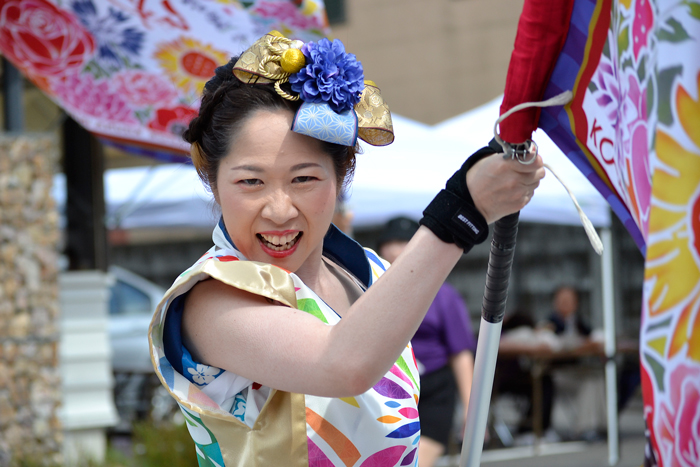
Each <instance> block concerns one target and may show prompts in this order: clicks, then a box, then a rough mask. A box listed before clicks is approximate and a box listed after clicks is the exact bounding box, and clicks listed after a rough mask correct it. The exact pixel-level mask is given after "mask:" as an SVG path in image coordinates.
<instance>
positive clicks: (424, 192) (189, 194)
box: [55, 97, 610, 229]
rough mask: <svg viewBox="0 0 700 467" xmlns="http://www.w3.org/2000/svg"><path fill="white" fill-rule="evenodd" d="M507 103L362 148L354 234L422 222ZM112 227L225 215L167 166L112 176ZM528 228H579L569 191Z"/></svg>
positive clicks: (549, 158)
mask: <svg viewBox="0 0 700 467" xmlns="http://www.w3.org/2000/svg"><path fill="white" fill-rule="evenodd" d="M500 101H501V98H500V97H499V98H497V99H494V100H493V101H491V102H489V103H487V104H485V105H483V106H481V107H478V108H476V109H474V110H472V111H469V112H466V113H464V114H462V115H459V116H457V117H454V118H452V119H449V120H447V121H445V122H443V123H441V124H439V125H436V126H432V127H431V126H428V125H424V124H422V123H419V122H416V121H413V120H410V119H407V118H405V117H401V116H398V115H397V116H394V118H393V120H394V132H395V134H396V140H395V142H394V143H393V144H391V145H389V146H385V147H373V146H370V145H367V144H363V154H360V155H358V157H357V168H356V171H355V177H354V181H353V183H352V184H351V186H350V188H349V190H348V195H349V199H348V204H349V206H350V209H351V210H352V212H353V214H354V221H353V224H354V226H355V228H362V227H368V226H373V225H380V224H383V223H384V222H386V221H387V220H388V219H390V218H391V217H393V216H395V215H399V214H403V215H407V216H409V217H413V218H415V219H418V218H420V217H421V213H422V211H423V208H424V207H425V206H426V205H427V204H428V203H429V202H430V200H431V199H432V198H433V197H434V196H435V194H436V193H437V192H438V191H439V190H440V189H441V188H443V187H444V185H445V181H446V180H447V179H448V178H449V177H450V176H451V175H452V174H453V173H454V171H455V170H457V169H458V168H459V167H460V166H461V164H462V163H463V161H464V159H465V158H466V157H467V156H468V155H469V154H471V153H473V152H474V151H476V150H477V149H479V148H480V147H482V146H484V145H485V144H486V143H488V141H489V140H490V139H491V138H492V136H493V122H494V121H495V120H496V118H497V117H498V108H499V105H500ZM534 139H535V140H536V141H537V144H538V145H539V147H540V153H541V154H542V155H543V157H544V160H545V162H547V163H548V164H550V165H551V166H552V167H554V168H555V170H556V171H557V173H558V174H559V175H560V176H561V177H562V178H563V179H564V180H565V181H566V183H567V184H568V185H569V187H570V189H571V190H572V191H573V192H574V194H575V195H576V197H577V199H578V202H579V204H580V205H581V206H582V208H583V209H584V211H585V212H586V214H587V215H588V216H589V217H590V219H591V221H592V222H593V224H594V225H596V226H598V227H603V226H607V225H609V224H610V214H609V209H608V206H607V203H606V202H605V200H604V199H603V197H602V196H601V195H600V194H599V193H598V192H597V191H596V189H595V188H594V187H593V186H592V185H591V184H590V182H588V180H586V178H585V177H584V176H583V175H582V174H581V173H580V172H579V171H578V170H577V169H576V167H575V166H574V165H573V164H572V163H571V162H570V161H569V160H568V159H567V158H566V156H565V155H564V154H563V153H562V152H561V151H560V150H559V149H558V148H557V147H556V146H555V145H554V143H553V142H552V141H551V140H550V139H549V138H548V137H547V135H546V134H545V133H544V132H542V131H541V130H538V131H537V133H536V134H535V137H534ZM55 193H56V198H57V200H58V201H59V203H61V202H62V201H63V200H64V199H65V183H64V182H63V180H62V179H61V178H57V181H56V184H55ZM105 199H106V203H107V223H108V226H109V227H120V228H123V229H131V228H148V227H177V226H194V227H207V226H213V225H214V224H215V222H216V220H217V218H218V214H217V212H218V209H217V207H216V205H215V203H214V202H213V199H212V196H211V194H210V193H208V192H207V191H206V190H205V189H204V188H203V187H202V184H201V182H200V181H199V179H198V178H197V174H196V172H195V170H194V168H193V167H192V166H189V165H184V164H164V165H157V166H153V167H132V168H126V169H111V170H108V171H107V172H106V174H105ZM520 219H521V221H524V222H541V223H555V224H570V225H578V224H579V218H578V213H577V212H576V209H575V208H574V205H573V203H572V202H571V200H570V199H569V196H568V195H567V193H566V191H565V189H564V188H563V187H562V186H561V185H560V184H559V182H558V181H557V180H556V179H555V177H554V176H552V175H551V174H547V176H546V177H545V179H544V180H543V181H542V183H541V184H540V187H539V188H538V189H537V191H536V192H535V196H534V197H533V199H532V201H531V202H530V204H529V205H528V206H527V207H526V208H525V209H523V211H522V212H521V217H520Z"/></svg>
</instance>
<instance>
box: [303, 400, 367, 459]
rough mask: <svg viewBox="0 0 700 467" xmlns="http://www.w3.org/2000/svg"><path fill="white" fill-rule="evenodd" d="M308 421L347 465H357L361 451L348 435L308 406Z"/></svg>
mask: <svg viewBox="0 0 700 467" xmlns="http://www.w3.org/2000/svg"><path fill="white" fill-rule="evenodd" d="M306 423H307V424H308V425H309V426H310V427H311V428H312V429H313V430H314V431H315V432H316V433H317V434H318V435H319V436H320V437H321V438H322V439H323V440H324V441H325V442H326V443H328V445H329V446H330V447H331V449H333V451H335V453H336V454H337V455H338V457H340V459H341V460H342V461H343V463H344V464H345V465H346V466H347V467H350V466H352V465H355V462H357V461H358V460H359V459H360V457H362V456H361V455H360V451H358V450H357V448H356V447H355V445H354V444H353V443H352V441H350V440H349V439H348V437H347V436H345V435H344V434H343V433H342V432H341V431H340V430H338V429H337V428H336V427H335V426H333V425H332V424H331V423H329V422H328V421H327V420H326V419H325V418H323V417H321V416H320V415H319V414H317V413H316V412H314V411H313V410H311V409H310V408H308V407H307V408H306Z"/></svg>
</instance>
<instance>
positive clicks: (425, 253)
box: [183, 155, 544, 397]
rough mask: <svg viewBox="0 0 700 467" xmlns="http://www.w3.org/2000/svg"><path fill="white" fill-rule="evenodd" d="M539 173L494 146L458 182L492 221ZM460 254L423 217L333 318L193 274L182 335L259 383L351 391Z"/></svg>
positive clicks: (388, 360) (392, 357)
mask: <svg viewBox="0 0 700 467" xmlns="http://www.w3.org/2000/svg"><path fill="white" fill-rule="evenodd" d="M460 176H463V175H460ZM543 176H544V169H543V167H542V161H541V159H540V158H539V157H538V158H537V160H536V162H535V163H534V164H531V165H527V166H525V165H521V164H519V163H518V162H516V161H513V160H504V159H503V157H502V155H493V156H487V157H484V158H482V159H481V160H479V161H478V162H476V163H475V164H473V165H472V166H471V168H470V169H469V171H468V172H467V175H466V181H465V183H464V185H465V186H467V185H468V188H469V191H470V192H471V193H473V195H472V197H473V202H474V206H475V207H476V209H477V210H478V211H479V212H480V213H481V214H482V215H483V216H484V218H486V219H487V220H488V221H489V222H493V221H495V220H497V219H498V218H500V217H502V216H504V215H507V214H510V213H513V212H516V211H518V210H520V209H521V208H522V207H523V206H525V204H527V202H528V201H529V200H530V198H531V197H532V193H533V190H534V189H535V188H536V187H537V185H538V183H539V180H540V179H541V178H542V177H543ZM448 186H449V184H448ZM462 254H463V249H462V248H460V247H458V246H456V245H455V244H454V243H446V242H445V241H442V240H440V239H439V238H438V237H437V236H436V235H435V234H434V233H433V231H431V230H430V229H429V228H428V227H426V226H421V228H420V229H419V230H418V232H417V233H416V235H415V236H414V237H413V239H412V240H411V241H410V242H409V243H408V245H407V247H406V249H405V251H404V253H402V254H401V256H399V257H398V258H397V259H396V261H395V262H394V263H393V265H392V267H391V268H389V269H388V270H387V272H386V273H385V274H384V275H383V276H382V277H381V278H380V279H379V280H378V281H377V283H376V284H374V285H373V286H372V287H370V288H369V290H368V291H367V292H366V293H365V294H363V295H362V296H361V297H360V298H359V299H358V300H357V301H356V302H355V303H354V304H353V305H352V306H351V307H350V309H349V311H348V313H347V314H346V315H344V316H343V319H341V320H340V322H339V323H338V324H336V325H334V326H329V325H326V324H324V323H322V322H321V321H319V320H318V319H316V318H315V317H313V316H311V315H309V314H307V313H305V312H303V311H299V310H296V309H290V308H288V307H283V306H276V305H274V304H270V303H269V302H268V301H267V300H266V299H264V298H261V297H257V296H254V295H252V294H249V293H247V292H243V291H240V290H237V289H235V288H233V287H229V286H227V285H224V284H222V283H220V282H217V281H213V280H209V281H205V282H201V283H199V284H198V285H196V286H195V288H194V289H193V290H192V291H191V292H190V294H189V296H188V299H187V301H186V305H185V314H184V317H183V331H184V339H185V345H186V346H187V347H188V349H189V350H190V352H191V353H192V354H193V357H194V358H195V359H197V360H199V361H201V362H203V363H206V364H209V365H214V366H217V367H219V368H223V369H226V370H230V371H232V372H234V373H236V374H239V375H241V376H244V377H246V378H249V379H251V380H253V381H255V382H258V383H260V384H263V385H265V386H269V387H273V388H276V389H280V390H283V391H289V392H296V393H304V394H313V395H318V396H327V397H343V396H353V395H357V394H360V393H363V392H365V391H366V390H368V389H369V388H371V387H372V386H373V385H374V384H375V383H376V382H377V381H378V380H379V379H380V378H381V377H382V376H383V375H384V374H385V373H386V372H387V371H388V370H389V369H390V368H391V366H392V365H393V364H394V362H395V361H396V360H397V358H398V357H399V355H400V354H401V352H402V351H403V349H404V348H405V346H406V345H407V343H408V341H409V340H410V339H411V337H412V336H413V334H414V333H415V331H416V329H417V328H418V326H419V325H420V323H421V321H422V319H423V317H424V315H425V313H426V311H427V309H428V307H429V305H430V303H431V302H432V300H433V299H434V297H435V294H436V293H437V291H438V289H439V288H440V286H441V285H442V283H443V282H444V281H445V279H446V278H447V275H448V274H449V272H450V271H451V270H452V268H453V267H454V265H455V264H456V263H457V261H458V260H459V258H460V257H461V255H462Z"/></svg>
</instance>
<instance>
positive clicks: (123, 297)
mask: <svg viewBox="0 0 700 467" xmlns="http://www.w3.org/2000/svg"><path fill="white" fill-rule="evenodd" d="M109 272H110V274H112V276H114V279H115V280H114V285H112V288H111V297H110V299H109V339H110V343H111V346H112V369H113V370H114V371H115V372H122V373H149V374H150V373H153V365H152V364H151V355H150V351H149V348H148V326H149V324H150V322H151V317H152V316H153V311H154V310H155V308H156V305H158V302H160V299H161V298H163V295H164V294H165V289H163V288H162V287H160V286H158V285H156V284H154V283H153V282H150V281H149V280H147V279H144V278H143V277H141V276H139V275H137V274H134V273H133V272H131V271H129V270H127V269H124V268H121V267H119V266H110V268H109Z"/></svg>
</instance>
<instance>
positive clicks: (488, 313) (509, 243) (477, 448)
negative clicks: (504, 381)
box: [459, 212, 520, 467]
mask: <svg viewBox="0 0 700 467" xmlns="http://www.w3.org/2000/svg"><path fill="white" fill-rule="evenodd" d="M519 216H520V214H519V213H517V212H516V213H515V214H511V215H509V216H506V217H504V218H503V219H500V220H499V221H497V222H496V224H495V226H494V231H493V240H492V241H491V253H490V255H489V264H488V270H487V274H486V286H485V288H484V299H483V302H482V305H481V324H480V326H479V339H478V341H477V347H476V356H475V360H474V377H473V378H472V390H471V396H470V397H469V406H468V408H467V421H466V426H465V428H464V440H463V442H462V454H461V456H460V459H459V467H477V466H478V465H479V463H480V461H481V452H482V450H483V447H484V434H485V433H486V423H487V421H488V414H489V406H490V401H491V391H492V389H493V377H494V372H495V370H496V359H497V357H498V344H499V342H500V339H501V326H502V324H503V317H504V315H505V312H506V299H507V298H508V284H509V282H510V271H511V267H512V265H513V255H514V253H515V239H516V237H517V235H518V219H519Z"/></svg>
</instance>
